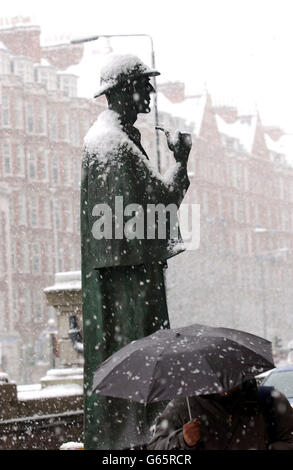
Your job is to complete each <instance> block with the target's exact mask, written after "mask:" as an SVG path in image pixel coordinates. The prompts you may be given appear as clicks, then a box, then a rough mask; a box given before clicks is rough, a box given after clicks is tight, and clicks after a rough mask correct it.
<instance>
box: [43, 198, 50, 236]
mask: <svg viewBox="0 0 293 470" xmlns="http://www.w3.org/2000/svg"><path fill="white" fill-rule="evenodd" d="M50 204H51V201H50V198H48V197H46V198H42V209H43V210H42V216H43V219H42V222H43V227H44V228H51V210H50Z"/></svg>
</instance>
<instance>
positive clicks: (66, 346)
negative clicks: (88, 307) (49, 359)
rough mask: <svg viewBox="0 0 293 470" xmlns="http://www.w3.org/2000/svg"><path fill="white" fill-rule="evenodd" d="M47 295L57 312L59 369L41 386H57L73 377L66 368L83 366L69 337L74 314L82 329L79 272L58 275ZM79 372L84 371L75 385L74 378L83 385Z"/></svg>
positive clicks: (47, 290)
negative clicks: (70, 319) (70, 323)
mask: <svg viewBox="0 0 293 470" xmlns="http://www.w3.org/2000/svg"><path fill="white" fill-rule="evenodd" d="M44 292H45V295H46V297H47V302H48V304H49V305H51V306H53V307H54V308H55V310H56V312H57V328H56V329H57V344H58V358H57V360H56V365H57V369H52V370H51V371H48V373H47V375H46V377H44V378H43V379H41V383H42V385H43V386H46V385H52V384H55V383H56V381H57V382H58V383H60V381H61V380H62V381H63V382H64V383H68V382H69V381H70V376H72V374H71V373H68V371H66V370H65V369H72V368H81V367H82V366H83V355H82V354H80V353H79V352H77V351H75V350H74V346H73V343H72V341H71V339H70V337H69V317H70V316H72V315H75V316H76V318H77V321H78V324H79V326H80V327H81V326H82V304H81V277H80V271H72V272H65V273H57V274H56V275H55V284H54V285H53V286H50V287H47V288H46V289H44ZM57 370H58V371H59V372H58V373H57V372H56V371H57ZM54 371H55V372H54ZM80 371H81V369H79V373H78V374H77V375H78V376H79V379H78V382H76V380H77V379H76V377H75V378H74V379H72V380H73V382H72V383H80V381H81V380H82V374H81V373H80ZM74 375H76V374H74Z"/></svg>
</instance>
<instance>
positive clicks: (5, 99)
mask: <svg viewBox="0 0 293 470" xmlns="http://www.w3.org/2000/svg"><path fill="white" fill-rule="evenodd" d="M2 126H3V127H10V126H11V120H10V98H9V96H8V95H3V96H2Z"/></svg>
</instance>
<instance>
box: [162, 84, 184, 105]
mask: <svg viewBox="0 0 293 470" xmlns="http://www.w3.org/2000/svg"><path fill="white" fill-rule="evenodd" d="M157 90H158V91H160V92H161V93H163V95H165V96H166V98H168V100H169V101H171V103H181V102H182V101H184V99H185V84H184V83H182V82H167V83H161V84H159V85H157Z"/></svg>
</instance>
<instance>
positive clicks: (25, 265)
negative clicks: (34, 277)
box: [18, 238, 30, 273]
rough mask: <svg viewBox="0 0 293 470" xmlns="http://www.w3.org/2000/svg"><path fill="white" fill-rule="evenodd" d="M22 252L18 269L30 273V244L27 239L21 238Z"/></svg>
mask: <svg viewBox="0 0 293 470" xmlns="http://www.w3.org/2000/svg"><path fill="white" fill-rule="evenodd" d="M19 247H20V254H19V257H18V270H19V272H21V273H28V272H29V271H30V266H29V246H28V243H27V240H25V239H23V238H22V239H21V240H20V244H19Z"/></svg>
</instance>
